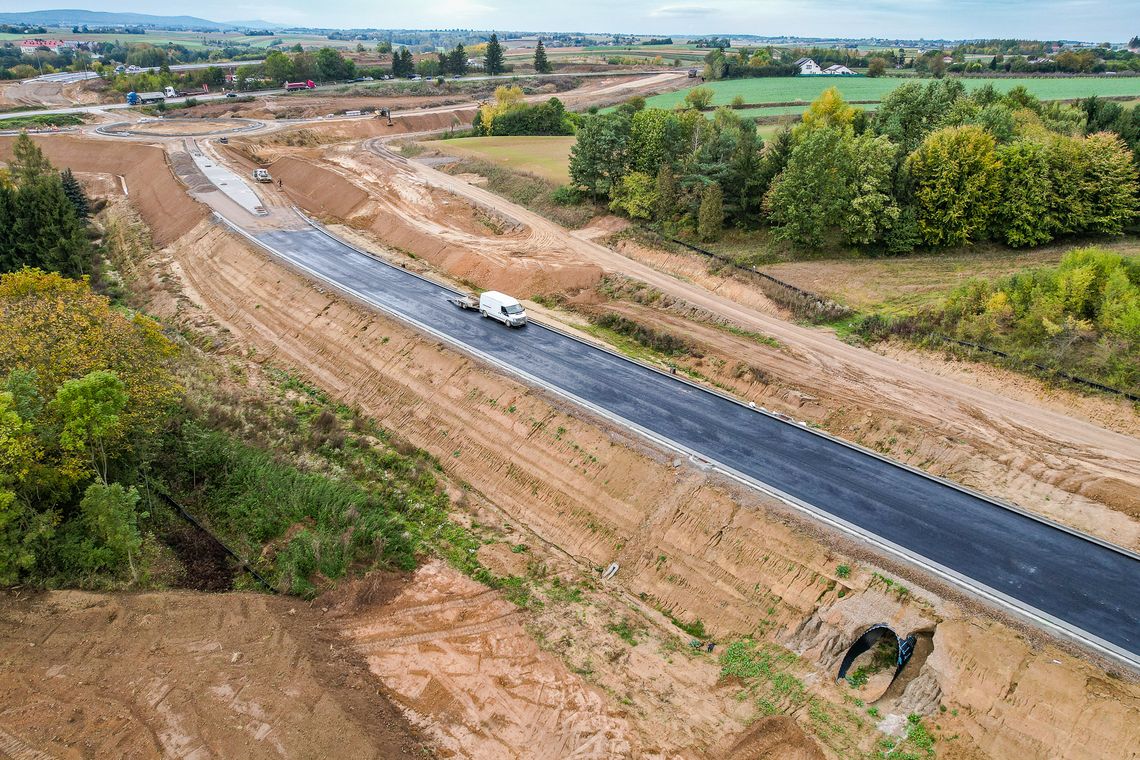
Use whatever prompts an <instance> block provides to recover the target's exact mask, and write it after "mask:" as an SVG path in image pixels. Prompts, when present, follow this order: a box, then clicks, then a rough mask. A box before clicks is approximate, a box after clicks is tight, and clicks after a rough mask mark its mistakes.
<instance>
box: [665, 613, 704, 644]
mask: <svg viewBox="0 0 1140 760" xmlns="http://www.w3.org/2000/svg"><path fill="white" fill-rule="evenodd" d="M665 617H667V618H669V622H670V623H672V624H673V625H675V626H677V627H678V628H680V629H681V630H682V631H684V632H685V633H687V634H689V635H690V636H692V637H693V638H695V639H701V640H704V639H707V638H709V632H708V631H707V630H705V624H704V621H702V620H701V619H700V618H693V621H692V622H691V623H686V622H685V621H683V620H681V619H680V618H677V617H675V616H674V615H673V614H672V613H670V612H666V613H665Z"/></svg>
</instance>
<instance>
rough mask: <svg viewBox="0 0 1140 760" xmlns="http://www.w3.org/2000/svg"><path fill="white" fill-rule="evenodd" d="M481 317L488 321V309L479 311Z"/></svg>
mask: <svg viewBox="0 0 1140 760" xmlns="http://www.w3.org/2000/svg"><path fill="white" fill-rule="evenodd" d="M479 316H481V317H482V318H483V319H486V318H487V310H486V309H480V310H479Z"/></svg>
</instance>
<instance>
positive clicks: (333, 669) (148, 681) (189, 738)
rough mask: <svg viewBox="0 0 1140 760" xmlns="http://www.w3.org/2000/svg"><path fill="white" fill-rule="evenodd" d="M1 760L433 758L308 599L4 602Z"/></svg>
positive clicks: (75, 594)
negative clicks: (58, 759)
mask: <svg viewBox="0 0 1140 760" xmlns="http://www.w3.org/2000/svg"><path fill="white" fill-rule="evenodd" d="M0 651H3V652H4V655H3V660H2V662H0V753H3V754H4V755H5V756H10V757H13V758H40V757H119V758H143V757H157V756H163V757H180V758H207V757H247V758H298V757H328V756H329V755H330V751H331V748H333V747H335V748H337V749H336V750H335V754H338V755H341V756H345V757H361V758H376V759H377V760H380V759H381V758H383V759H384V760H387V759H388V758H413V757H415V758H422V757H424V756H425V754H426V756H430V744H429V743H428V742H427V740H426V738H425V737H424V736H423V735H421V733H420V732H419V731H418V730H417V729H415V728H414V727H413V726H411V725H410V724H409V723H408V722H407V721H406V720H405V719H404V718H403V716H402V715H401V714H400V712H399V710H397V709H396V708H394V707H393V706H392V704H391V703H390V702H389V701H388V700H387V698H386V697H385V696H384V693H383V690H382V687H381V688H378V684H377V683H376V681H375V680H374V679H373V678H371V676H370V675H369V674H368V670H367V668H366V667H365V666H364V665H363V663H362V662H361V660H360V659H359V658H358V656H357V655H356V653H355V652H354V651H353V650H352V649H349V648H346V647H344V646H342V645H341V644H340V643H339V641H338V639H337V637H336V636H335V635H332V634H331V632H328V631H325V630H324V629H322V628H321V621H320V615H319V613H314V611H313V610H310V609H309V608H308V607H307V606H306V605H304V604H303V603H300V602H298V600H296V599H285V598H276V597H268V596H259V595H256V594H200V593H194V592H182V593H178V592H163V593H145V594H95V593H87V592H83V591H57V592H50V593H45V594H38V595H34V596H31V597H28V596H26V595H20V594H18V593H12V592H8V593H4V594H3V595H2V596H0Z"/></svg>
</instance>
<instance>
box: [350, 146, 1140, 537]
mask: <svg viewBox="0 0 1140 760" xmlns="http://www.w3.org/2000/svg"><path fill="white" fill-rule="evenodd" d="M365 145H366V147H367V148H368V149H369V150H370V151H371V152H372V153H373V154H374V155H375V156H376V157H377V159H378V160H379V162H380V166H379V167H378V169H379V172H380V173H381V174H382V175H386V176H385V177H384V179H385V180H386V181H387V183H388V184H389V185H390V186H392V187H396V188H404V191H403V193H402V195H404V196H406V197H415V196H417V195H423V193H424V189H425V188H428V189H430V188H437V189H442V190H446V191H447V192H449V193H452V194H454V195H457V196H459V197H460V198H464V199H467V200H468V201H470V202H471V203H473V204H475V205H477V206H479V207H483V208H490V209H493V210H495V212H497V213H498V214H501V215H502V216H503V217H505V218H507V219H510V220H514V221H516V222H517V223H518V224H519V225H520V226H523V227H525V228H526V230H525V231H524V232H517V233H516V234H515V235H514V236H513V239H512V240H510V241H504V240H501V239H496V238H494V237H492V236H489V235H483V236H480V235H476V234H474V233H472V234H471V236H470V237H471V239H469V240H467V241H465V242H466V243H467V244H468V245H469V246H471V247H478V246H479V245H481V244H484V243H486V244H488V245H491V246H502V245H508V246H509V247H511V248H512V250H513V251H515V252H516V253H517V254H521V255H522V256H523V257H525V256H541V257H546V258H550V257H553V258H558V259H561V260H562V261H563V262H564V263H567V264H569V263H572V262H573V263H578V264H593V265H596V266H599V267H601V268H602V269H603V270H604V271H606V272H612V273H620V274H623V275H626V276H628V277H631V278H634V279H637V280H640V281H643V282H645V283H648V284H649V285H650V286H652V287H653V288H656V289H657V290H659V291H661V292H662V293H665V294H668V295H671V296H674V297H676V298H679V299H682V300H683V301H685V302H686V303H688V304H690V305H692V306H694V307H697V308H699V309H703V310H705V311H707V312H709V313H711V314H713V315H717V316H720V317H723V318H724V319H727V320H728V321H730V322H731V323H733V324H735V325H738V326H740V327H742V328H745V329H748V330H752V331H756V332H759V333H762V334H763V335H767V336H770V337H772V338H775V339H776V340H778V341H779V342H780V343H781V344H782V345H783V346H784V347H785V349H786V350H784V351H782V352H779V355H778V356H776V357H774V358H775V359H776V360H777V361H778V362H779V363H780V364H781V365H782V366H777V367H773V368H772V369H773V370H774V371H773V374H778V375H781V376H784V377H787V378H795V379H796V381H797V382H798V383H800V384H801V385H806V386H808V388H809V389H810V388H812V387H813V386H814V387H818V388H821V389H827V390H828V392H829V394H830V395H831V396H832V397H833V398H837V400H838V401H839V402H840V403H843V399H845V398H846V399H848V400H849V401H850V402H851V403H858V402H859V401H860V400H866V399H874V403H875V404H876V405H878V406H881V407H884V408H886V409H893V410H896V411H897V412H898V413H899V414H900V415H901V416H903V417H909V418H916V417H917V418H918V419H919V420H921V421H922V422H923V423H924V424H925V425H926V428H927V429H928V430H931V431H937V432H938V433H940V434H942V435H945V436H949V437H951V438H967V439H975V440H980V441H983V442H984V444H985V445H986V446H988V447H989V448H991V450H994V451H996V452H1000V453H997V454H995V456H996V457H998V458H999V459H1000V460H1001V461H1002V462H1004V463H1006V464H1008V466H1010V467H1011V468H1013V469H1015V470H1019V471H1022V472H1024V473H1025V474H1026V475H1028V476H1029V477H1031V478H1034V479H1038V480H1043V481H1045V482H1046V483H1050V484H1052V485H1055V486H1057V487H1058V488H1059V489H1061V490H1062V491H1066V492H1068V493H1070V494H1072V495H1073V498H1072V500H1071V501H1069V502H1068V503H1066V504H1063V505H1056V504H1052V503H1051V500H1048V499H1046V500H1043V502H1041V503H1034V504H1025V505H1024V506H1027V507H1030V508H1033V509H1035V510H1038V511H1043V512H1045V513H1047V514H1049V515H1050V516H1051V517H1054V518H1055V519H1059V520H1061V521H1063V522H1067V523H1068V524H1074V525H1076V526H1077V527H1080V528H1081V529H1083V530H1086V531H1090V532H1093V533H1094V534H1096V535H1099V536H1101V537H1104V538H1106V539H1108V540H1111V541H1114V542H1116V543H1119V544H1121V545H1123V546H1126V547H1129V548H1133V549H1135V548H1140V522H1137V520H1136V519H1135V518H1137V517H1140V439H1137V438H1136V437H1133V436H1130V435H1125V434H1122V433H1120V432H1115V431H1113V430H1108V429H1105V428H1104V427H1101V426H1099V425H1096V424H1094V423H1092V422H1090V421H1087V420H1083V419H1079V418H1077V417H1075V416H1070V415H1067V414H1064V413H1061V412H1059V411H1056V410H1053V409H1048V408H1043V407H1041V406H1037V405H1034V404H1030V403H1026V402H1024V401H1020V400H1016V399H1013V398H1010V397H1007V396H1004V395H1001V394H1000V393H997V392H994V391H991V390H986V389H982V388H978V387H974V386H971V385H967V384H965V383H962V382H960V381H958V380H956V379H953V378H950V377H944V376H939V375H937V374H934V373H931V372H927V371H925V370H923V369H922V368H920V367H917V366H913V365H910V364H907V363H904V362H901V361H898V360H896V359H893V358H890V357H887V356H883V355H880V354H878V353H875V352H872V351H868V350H866V349H863V348H859V347H856V346H852V345H849V344H846V343H844V342H842V341H840V340H838V339H837V338H836V337H835V336H834V335H833V334H831V333H830V332H828V331H825V330H822V329H818V328H812V327H806V326H801V325H797V324H794V323H791V322H789V321H786V320H785V319H783V318H781V317H780V316H779V315H778V314H777V311H778V310H777V309H774V308H763V307H762V306H760V305H756V304H755V299H752V303H742V302H741V301H740V300H736V299H734V298H730V297H726V296H725V295H722V294H721V293H719V292H712V291H710V290H709V289H708V288H707V287H705V286H703V285H702V284H701V283H699V282H694V281H686V280H684V279H681V278H679V277H677V276H675V275H674V274H672V273H670V272H666V271H663V269H659V268H657V267H655V266H652V265H650V264H648V263H644V262H642V261H639V260H636V259H634V258H630V257H627V256H624V255H622V254H620V253H618V252H616V251H614V250H612V249H610V248H607V247H605V246H603V245H600V244H598V243H596V242H594V241H593V240H591V239H590V236H591V234H592V233H591V231H590V230H583V231H576V232H572V231H569V230H567V229H565V228H563V227H562V226H560V225H558V224H556V223H554V222H551V221H550V220H548V219H546V218H544V217H542V216H540V215H538V214H535V213H533V212H531V211H528V210H527V209H525V208H522V207H520V206H517V205H515V204H513V203H510V202H509V201H506V200H505V199H503V198H502V197H501V196H498V195H496V194H494V193H492V192H490V191H487V190H484V189H482V188H480V187H478V186H475V185H472V184H470V183H468V182H466V181H464V180H463V179H460V178H458V177H454V176H451V175H449V174H446V173H444V172H441V171H439V170H436V169H434V168H432V167H430V166H426V165H424V164H422V163H419V162H416V161H408V160H406V159H404V158H402V157H401V156H398V155H396V154H394V153H393V152H392V151H390V150H389V149H388V147H387V145H386V141H385V140H384V139H383V138H377V139H374V140H369V141H366V143H365ZM338 161H339V159H338ZM341 163H342V165H343V166H345V167H346V168H350V167H351V168H359V169H361V170H362V171H361V172H360V176H364V175H365V174H367V171H363V170H367V169H368V168H369V167H363V166H354V164H355V162H353V161H342V162H341ZM373 173H376V167H373ZM400 195H401V194H400V193H398V194H394V195H390V196H389V197H388V201H391V202H395V203H398V202H400V200H401V198H400ZM401 209H402V210H403V211H404V212H405V213H407V214H408V215H409V216H410V217H412V218H413V219H414V218H415V217H424V216H425V215H427V214H428V213H429V212H428V211H427V210H425V206H424V204H422V203H410V202H409V203H404V204H403V205H402V206H401ZM436 216H437V217H438V213H437V214H436ZM428 222H430V223H433V224H438V218H437V219H429V220H426V222H425V223H428ZM446 234H448V235H451V236H452V237H453V238H456V242H459V240H458V239H459V238H460V237H462V233H461V232H458V231H455V230H449V231H447V233H446ZM488 240H489V241H490V242H487V241H488ZM1121 411H1122V413H1124V414H1126V413H1127V412H1126V407H1121ZM976 485H977V486H978V487H984V486H983V484H976ZM1044 502H1050V503H1044ZM1098 502H1099V503H1100V504H1104V505H1108V506H1109V507H1111V508H1112V509H1113V510H1116V511H1115V512H1112V511H1108V510H1104V509H1103V508H1101V509H1098V508H1097V503H1098Z"/></svg>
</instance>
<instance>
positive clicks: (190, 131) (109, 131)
mask: <svg viewBox="0 0 1140 760" xmlns="http://www.w3.org/2000/svg"><path fill="white" fill-rule="evenodd" d="M264 126H265V124H264V122H260V121H257V120H256V119H180V118H165V119H144V120H141V121H122V122H116V123H114V124H106V125H103V126H100V127H97V128H96V129H95V132H96V133H98V134H101V135H107V136H109V137H212V136H216V135H236V134H242V133H245V132H253V131H255V130H258V129H262V128H263V127H264Z"/></svg>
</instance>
